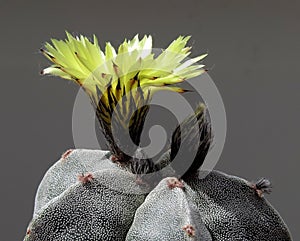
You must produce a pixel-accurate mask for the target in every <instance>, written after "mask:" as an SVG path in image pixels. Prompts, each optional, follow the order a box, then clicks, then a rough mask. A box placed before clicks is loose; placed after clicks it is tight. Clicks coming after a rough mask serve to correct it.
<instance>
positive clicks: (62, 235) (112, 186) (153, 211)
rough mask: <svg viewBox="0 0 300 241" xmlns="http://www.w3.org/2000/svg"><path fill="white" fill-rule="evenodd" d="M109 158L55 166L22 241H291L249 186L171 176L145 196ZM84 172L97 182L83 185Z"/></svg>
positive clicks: (95, 156) (90, 155)
mask: <svg viewBox="0 0 300 241" xmlns="http://www.w3.org/2000/svg"><path fill="white" fill-rule="evenodd" d="M110 158H111V156H110V153H108V152H103V151H100V150H73V151H72V152H71V154H69V156H68V157H67V158H61V159H60V160H59V161H58V162H57V163H55V164H54V165H53V166H52V167H51V168H50V169H49V170H48V171H47V173H46V174H45V176H44V178H43V180H42V182H41V184H40V186H39V188H38V191H37V196H36V197H37V198H36V203H35V207H36V208H35V213H34V217H33V220H32V221H31V222H30V224H29V227H28V230H27V234H26V236H25V239H24V241H25V240H26V241H50V240H62V241H64V240H78V241H80V240H95V241H96V240H128V241H129V240H139V241H144V240H155V241H159V240H204V241H205V240H207V241H208V240H218V241H223V240H224V241H225V240H226V241H229V240H262V241H263V240H272V241H277V240H278V241H279V240H282V241H283V240H291V237H290V234H289V231H288V229H287V227H286V225H285V224H284V222H283V220H282V219H281V218H280V216H279V214H278V213H277V212H276V210H275V209H274V208H273V207H272V206H271V205H270V204H269V203H268V202H267V201H266V199H265V198H264V197H263V196H261V195H259V192H258V189H256V188H255V185H254V184H252V183H251V182H248V181H246V180H244V179H241V178H238V177H235V176H230V175H226V174H224V173H222V172H218V171H212V172H210V173H209V174H208V175H207V174H206V173H205V172H204V171H201V172H199V173H198V174H197V175H196V176H193V177H190V178H188V179H186V180H185V181H183V180H178V179H177V178H174V177H166V178H164V179H162V180H161V181H160V183H159V184H158V185H157V186H156V187H155V188H154V189H153V190H151V191H150V193H149V194H147V193H148V192H149V190H148V187H147V186H143V185H139V184H137V183H136V180H135V175H134V174H132V173H130V172H128V171H127V170H124V169H123V168H120V167H119V166H118V165H117V164H115V163H112V162H111V159H110ZM165 159H166V157H165V158H164V161H165ZM82 173H84V174H87V173H91V174H92V175H91V176H92V179H90V180H86V182H84V180H82V178H80V177H81V174H82ZM203 176H205V178H203ZM50 198H52V199H51V200H50ZM47 200H49V201H48V202H47ZM46 202H47V203H46Z"/></svg>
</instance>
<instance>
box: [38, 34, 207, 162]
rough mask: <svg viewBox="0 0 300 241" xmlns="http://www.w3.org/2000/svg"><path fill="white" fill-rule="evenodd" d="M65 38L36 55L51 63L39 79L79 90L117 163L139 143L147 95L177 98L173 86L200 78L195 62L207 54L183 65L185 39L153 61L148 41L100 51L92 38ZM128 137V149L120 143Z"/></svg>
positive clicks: (187, 49) (186, 53) (200, 67)
mask: <svg viewBox="0 0 300 241" xmlns="http://www.w3.org/2000/svg"><path fill="white" fill-rule="evenodd" d="M66 34H67V39H66V40H56V39H52V40H51V42H52V44H50V43H46V44H45V48H44V49H42V50H41V51H42V53H43V54H44V55H45V56H46V57H47V58H48V59H49V60H50V61H51V62H53V65H52V66H50V67H48V68H46V69H44V70H43V71H42V74H51V75H55V76H59V77H61V78H64V79H69V80H73V81H74V82H76V83H77V84H79V85H80V86H81V87H82V88H83V89H84V90H85V92H86V93H87V94H88V95H89V97H90V98H91V101H92V103H93V105H94V107H95V109H96V114H97V117H98V119H99V122H100V127H101V130H102V131H103V133H104V135H105V137H106V139H107V141H108V144H109V147H110V149H111V151H112V152H113V154H114V155H115V156H116V158H117V159H118V160H121V161H122V160H123V161H127V160H129V159H130V158H131V155H132V154H133V153H134V152H135V150H136V148H137V146H138V145H139V143H140V135H141V132H142V129H143V124H144V120H145V117H146V115H147V113H148V110H149V105H148V104H149V102H150V100H151V97H152V95H153V93H155V92H156V91H159V90H170V91H175V92H179V93H182V92H184V91H185V90H184V89H182V88H181V87H179V86H176V84H178V83H180V82H183V81H185V80H187V79H190V78H193V77H196V76H198V75H200V74H202V73H203V72H205V70H204V69H203V67H204V65H202V64H198V63H197V62H199V61H201V60H202V59H203V58H204V57H206V55H207V54H203V55H201V56H198V57H195V58H192V59H188V60H186V59H187V57H188V56H189V54H190V50H191V47H187V46H186V45H187V41H188V40H189V39H190V37H189V36H188V37H184V36H179V37H178V38H177V39H176V40H174V41H173V42H172V43H171V44H170V45H169V46H168V47H167V48H166V49H165V50H162V51H161V53H160V54H158V55H156V53H154V52H153V49H152V37H151V36H150V35H149V36H144V37H143V38H142V39H139V37H138V35H136V36H135V37H134V38H133V39H131V40H126V39H125V40H124V42H123V43H122V44H121V45H120V46H119V47H118V49H117V50H116V49H115V48H114V47H113V46H112V45H111V44H110V43H109V42H107V43H106V45H105V50H104V51H102V50H101V48H100V47H99V44H98V40H97V38H96V37H95V36H94V37H93V42H92V41H90V40H89V39H88V38H87V37H84V36H82V35H80V36H76V37H74V36H72V35H71V34H70V33H68V32H66ZM113 115H114V116H115V118H113ZM112 129H114V131H115V133H117V134H116V135H113V134H112ZM128 134H129V136H130V138H131V140H132V141H133V144H134V145H133V144H132V143H130V141H128V138H125V137H128ZM116 136H117V138H116ZM123 137H124V138H123Z"/></svg>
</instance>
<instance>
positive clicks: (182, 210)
mask: <svg viewBox="0 0 300 241" xmlns="http://www.w3.org/2000/svg"><path fill="white" fill-rule="evenodd" d="M188 39H189V37H182V36H180V37H178V38H177V39H176V40H174V41H173V42H172V43H171V44H170V45H169V47H168V48H166V50H163V51H162V52H161V53H160V54H159V55H155V54H154V53H152V51H151V48H152V38H151V36H145V37H144V38H143V39H142V40H140V39H139V38H138V36H135V37H134V38H133V39H132V40H125V41H124V42H123V43H122V44H121V45H120V46H119V48H118V50H117V51H116V50H115V49H114V48H113V47H112V45H111V44H110V43H107V44H106V47H105V53H103V52H102V51H101V49H100V47H99V45H98V42H97V38H96V37H94V41H93V42H91V41H90V40H88V39H87V38H86V37H83V36H79V37H73V36H72V35H71V34H69V33H67V40H65V41H58V40H52V44H49V43H47V44H46V45H45V49H42V53H43V54H44V55H45V56H46V57H47V58H48V59H49V60H50V61H52V62H53V65H52V66H51V67H48V68H46V69H44V70H43V71H42V73H43V74H52V75H56V76H59V77H62V78H65V79H70V80H73V81H74V82H76V83H77V84H79V85H80V86H81V87H82V88H83V89H84V91H85V92H86V93H87V94H88V96H89V97H90V99H91V102H92V104H93V107H94V108H95V111H96V116H97V119H98V120H99V123H100V129H101V131H102V132H103V134H104V136H105V139H106V141H107V146H108V149H109V150H108V151H101V150H85V149H75V150H68V151H67V152H66V153H64V154H63V155H62V157H61V159H60V160H59V161H58V162H56V163H55V164H54V165H53V166H52V167H51V168H50V169H49V170H48V171H47V173H46V174H45V176H44V178H43V180H42V181H41V183H40V185H39V188H38V191H37V194H36V199H35V208H34V214H33V218H32V220H31V222H30V223H29V226H28V229H27V232H26V235H25V238H24V240H26V241H54V240H57V241H103V240H104V241H105V240H113V241H117V240H128V241H129V240H131V241H146V240H147V241H148V240H149V241H151V240H153V241H160V240H161V241H168V240H170V241H171V240H172V241H174V240H176V241H177V240H178V241H181V240H202V241H210V240H217V241H232V240H248V241H250V240H253V241H263V240H270V241H288V240H291V237H290V234H289V231H288V228H287V227H286V225H285V224H284V222H283V220H282V219H281V217H280V216H279V214H278V213H277V212H276V210H274V209H273V208H272V206H271V205H270V204H269V203H268V202H267V201H266V199H265V198H264V197H263V195H264V193H269V192H270V183H269V181H268V180H266V179H261V180H259V181H258V182H257V183H251V182H248V181H246V180H243V179H241V178H238V177H234V176H229V175H226V174H224V173H221V172H218V171H211V172H206V171H202V170H200V169H199V168H200V167H201V165H202V163H203V161H204V159H205V156H206V154H207V153H208V151H209V148H210V146H211V142H212V139H213V135H212V128H211V125H210V121H209V118H208V116H207V114H206V112H207V111H206V108H205V106H204V105H203V104H199V105H198V107H197V108H196V109H195V112H194V114H192V115H191V116H189V117H187V118H186V119H185V120H184V121H183V122H182V123H181V124H180V125H179V126H178V127H177V128H176V129H175V130H174V132H173V135H172V138H171V141H170V146H169V150H168V151H167V152H166V153H165V154H164V155H163V156H162V157H161V158H160V159H159V160H158V161H156V162H154V161H152V159H151V158H149V157H147V155H146V154H145V153H144V152H143V150H142V148H140V141H141V140H140V139H141V133H142V130H143V125H144V120H145V117H146V115H147V113H148V111H149V108H150V100H151V98H152V96H153V94H154V93H155V92H157V91H161V90H169V91H175V92H178V93H183V92H185V90H184V89H183V88H181V87H179V86H177V84H178V83H180V82H183V81H185V80H187V79H189V78H193V77H195V76H198V75H200V74H201V73H203V72H204V71H205V70H204V69H203V66H204V65H202V64H197V62H199V61H200V60H202V59H203V58H204V57H205V56H206V54H204V55H201V56H199V57H195V58H193V59H190V60H186V58H187V56H188V55H189V54H190V49H191V48H190V47H186V44H187V41H188ZM182 149H183V150H185V151H184V152H182ZM180 150H181V151H180ZM192 153H193V158H192V161H191V162H190V163H187V160H188V159H189V155H191V154H192ZM175 159H177V161H175V162H174V160H175ZM178 159H179V160H180V162H178ZM182 170H185V171H184V172H182Z"/></svg>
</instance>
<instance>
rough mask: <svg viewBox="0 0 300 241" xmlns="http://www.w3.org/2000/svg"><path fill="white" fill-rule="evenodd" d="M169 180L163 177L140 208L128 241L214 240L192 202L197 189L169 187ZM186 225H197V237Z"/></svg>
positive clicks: (127, 238) (128, 235) (195, 226)
mask: <svg viewBox="0 0 300 241" xmlns="http://www.w3.org/2000/svg"><path fill="white" fill-rule="evenodd" d="M168 179H169V178H165V179H163V180H162V181H161V182H160V183H159V184H158V185H157V186H156V187H155V189H153V190H152V191H151V193H150V194H149V195H148V196H147V198H146V199H145V202H144V203H143V204H142V205H141V206H140V207H139V208H138V209H137V211H136V214H135V218H134V222H133V224H132V226H131V228H130V230H129V232H128V234H127V237H126V241H135V240H139V241H167V240H170V241H171V240H186V241H192V240H193V241H211V240H212V239H211V235H210V233H209V231H208V230H207V228H206V227H205V225H204V223H203V222H202V220H201V215H200V213H199V211H198V209H197V207H196V206H195V204H194V203H193V201H191V200H192V199H191V198H190V196H191V195H195V193H194V191H193V190H192V189H191V188H190V187H188V186H186V185H185V187H184V189H182V188H178V187H175V188H173V189H170V188H169V187H168V184H167V180H168ZM185 225H192V226H193V227H194V229H195V236H194V237H190V236H189V235H187V234H186V232H185V231H184V230H183V229H182V228H183V227H184V226H185Z"/></svg>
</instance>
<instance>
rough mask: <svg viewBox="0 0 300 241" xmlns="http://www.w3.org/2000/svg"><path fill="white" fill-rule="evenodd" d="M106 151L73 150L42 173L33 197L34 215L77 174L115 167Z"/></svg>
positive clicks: (70, 182) (72, 182)
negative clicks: (42, 175)
mask: <svg viewBox="0 0 300 241" xmlns="http://www.w3.org/2000/svg"><path fill="white" fill-rule="evenodd" d="M107 155H109V152H108V151H99V150H83V149H76V150H73V151H72V152H71V153H70V154H69V155H68V156H67V157H66V158H61V159H60V160H59V161H58V162H56V163H55V164H54V165H53V166H52V167H50V168H49V170H48V171H47V172H46V174H45V175H44V178H43V180H42V181H41V183H40V185H39V187H38V190H37V193H36V198H35V206H34V215H35V214H36V213H37V212H38V211H39V210H40V209H41V208H42V207H43V206H44V205H45V204H46V203H48V202H49V201H50V200H51V199H52V198H54V197H56V196H58V195H59V194H61V193H62V192H63V191H65V190H66V189H67V188H68V187H69V186H71V185H72V184H74V183H76V182H77V177H78V175H80V174H82V173H87V172H95V171H97V170H103V169H107V168H108V169H111V168H116V165H115V164H113V163H112V162H111V161H110V160H108V158H107Z"/></svg>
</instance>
